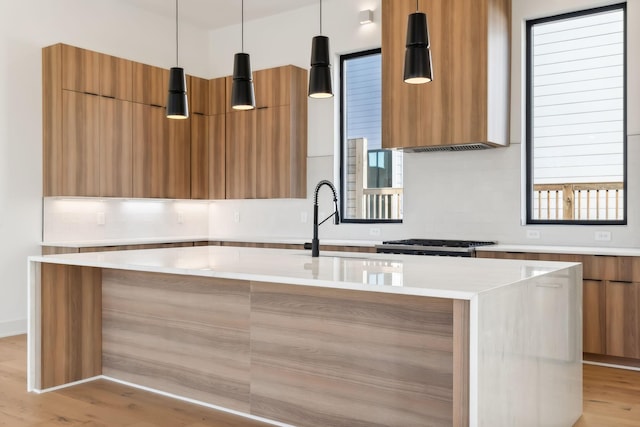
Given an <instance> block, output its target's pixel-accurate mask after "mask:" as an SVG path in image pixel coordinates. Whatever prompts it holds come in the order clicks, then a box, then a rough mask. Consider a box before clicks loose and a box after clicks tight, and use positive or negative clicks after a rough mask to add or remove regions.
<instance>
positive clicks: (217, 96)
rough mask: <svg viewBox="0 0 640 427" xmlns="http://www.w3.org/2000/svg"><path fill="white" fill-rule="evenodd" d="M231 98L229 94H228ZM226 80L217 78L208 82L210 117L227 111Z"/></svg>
mask: <svg viewBox="0 0 640 427" xmlns="http://www.w3.org/2000/svg"><path fill="white" fill-rule="evenodd" d="M229 96H231V92H229ZM227 105H229V108H231V106H230V102H229V103H227V79H226V78H225V77H219V78H217V79H211V80H209V113H208V114H210V115H212V116H213V115H216V114H224V113H225V112H226V111H227Z"/></svg>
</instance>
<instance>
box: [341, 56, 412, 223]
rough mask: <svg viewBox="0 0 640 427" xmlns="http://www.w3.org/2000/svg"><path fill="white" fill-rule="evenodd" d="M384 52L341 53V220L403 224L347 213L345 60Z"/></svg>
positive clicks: (346, 221) (400, 221) (393, 220)
mask: <svg viewBox="0 0 640 427" xmlns="http://www.w3.org/2000/svg"><path fill="white" fill-rule="evenodd" d="M376 54H380V55H381V54H382V48H379V47H378V48H375V49H367V50H362V51H358V52H353V53H347V54H344V55H340V222H343V223H352V224H401V223H402V219H364V218H347V217H346V215H345V208H346V206H345V200H346V198H345V195H346V182H345V179H344V174H345V172H346V164H345V158H344V157H345V156H344V154H345V148H346V147H345V146H346V143H347V141H346V133H345V132H346V117H345V112H346V111H345V107H346V106H345V97H346V93H347V92H346V87H345V84H346V81H345V67H344V63H345V61H348V60H350V59H354V58H359V57H363V56H369V55H376Z"/></svg>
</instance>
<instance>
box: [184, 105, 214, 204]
mask: <svg viewBox="0 0 640 427" xmlns="http://www.w3.org/2000/svg"><path fill="white" fill-rule="evenodd" d="M189 120H190V121H191V198H192V199H208V198H209V173H210V170H209V149H210V137H209V116H204V115H202V114H194V115H192V116H191V118H190V119H189Z"/></svg>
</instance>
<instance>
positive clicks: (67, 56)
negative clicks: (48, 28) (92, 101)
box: [60, 44, 100, 95]
mask: <svg viewBox="0 0 640 427" xmlns="http://www.w3.org/2000/svg"><path fill="white" fill-rule="evenodd" d="M60 46H61V49H62V76H61V77H62V89H66V90H72V91H75V92H82V93H91V94H95V95H98V94H100V54H99V53H97V52H93V51H90V50H86V49H81V48H79V47H74V46H69V45H66V44H63V45H60Z"/></svg>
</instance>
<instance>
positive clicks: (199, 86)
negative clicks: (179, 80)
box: [187, 76, 211, 115]
mask: <svg viewBox="0 0 640 427" xmlns="http://www.w3.org/2000/svg"><path fill="white" fill-rule="evenodd" d="M187 80H188V82H187V87H188V90H187V97H188V99H189V105H190V107H189V113H193V114H205V115H211V109H210V103H209V80H207V79H202V78H200V77H194V76H187Z"/></svg>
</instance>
